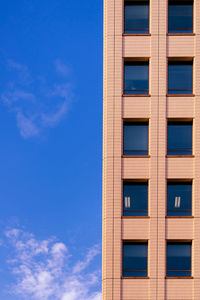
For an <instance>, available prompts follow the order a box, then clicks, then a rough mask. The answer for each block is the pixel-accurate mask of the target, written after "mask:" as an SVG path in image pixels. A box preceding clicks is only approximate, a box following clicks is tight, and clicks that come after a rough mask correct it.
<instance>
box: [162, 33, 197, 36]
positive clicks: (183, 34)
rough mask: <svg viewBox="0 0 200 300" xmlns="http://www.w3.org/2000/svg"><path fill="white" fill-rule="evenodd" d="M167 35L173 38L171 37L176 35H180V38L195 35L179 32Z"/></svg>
mask: <svg viewBox="0 0 200 300" xmlns="http://www.w3.org/2000/svg"><path fill="white" fill-rule="evenodd" d="M167 35H168V36H173V35H175V36H177V35H180V36H194V35H196V34H195V33H194V32H190V33H181V32H179V33H167Z"/></svg>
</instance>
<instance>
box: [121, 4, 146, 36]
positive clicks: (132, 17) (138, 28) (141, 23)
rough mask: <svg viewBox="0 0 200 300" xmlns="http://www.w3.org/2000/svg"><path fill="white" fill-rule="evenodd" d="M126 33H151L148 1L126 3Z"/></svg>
mask: <svg viewBox="0 0 200 300" xmlns="http://www.w3.org/2000/svg"><path fill="white" fill-rule="evenodd" d="M124 32H125V33H149V3H148V1H125V3H124Z"/></svg>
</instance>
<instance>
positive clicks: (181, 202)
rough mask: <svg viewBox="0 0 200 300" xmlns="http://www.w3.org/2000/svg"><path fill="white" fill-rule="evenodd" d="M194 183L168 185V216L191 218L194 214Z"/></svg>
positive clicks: (170, 183) (169, 183) (172, 183)
mask: <svg viewBox="0 0 200 300" xmlns="http://www.w3.org/2000/svg"><path fill="white" fill-rule="evenodd" d="M191 203H192V183H191V182H168V184H167V215H168V216H191V214H192V204H191Z"/></svg>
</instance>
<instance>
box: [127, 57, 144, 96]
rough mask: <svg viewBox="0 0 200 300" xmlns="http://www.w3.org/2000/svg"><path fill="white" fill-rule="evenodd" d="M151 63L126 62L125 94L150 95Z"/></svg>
mask: <svg viewBox="0 0 200 300" xmlns="http://www.w3.org/2000/svg"><path fill="white" fill-rule="evenodd" d="M148 93H149V65H148V62H125V64H124V94H130V95H131V94H136V95H148Z"/></svg>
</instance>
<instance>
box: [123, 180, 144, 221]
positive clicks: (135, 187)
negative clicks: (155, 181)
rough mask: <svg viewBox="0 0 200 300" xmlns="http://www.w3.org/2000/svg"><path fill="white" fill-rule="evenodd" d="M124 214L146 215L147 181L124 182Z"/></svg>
mask: <svg viewBox="0 0 200 300" xmlns="http://www.w3.org/2000/svg"><path fill="white" fill-rule="evenodd" d="M123 194H124V195H123V196H124V197H123V198H124V204H123V208H124V213H123V215H124V216H147V215H148V183H147V182H124V186H123Z"/></svg>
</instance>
